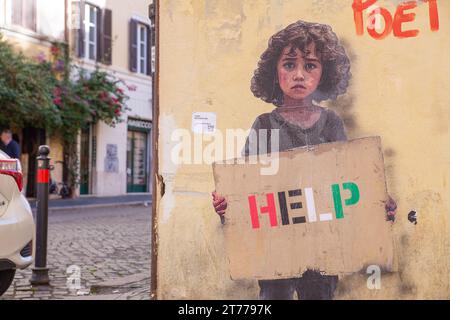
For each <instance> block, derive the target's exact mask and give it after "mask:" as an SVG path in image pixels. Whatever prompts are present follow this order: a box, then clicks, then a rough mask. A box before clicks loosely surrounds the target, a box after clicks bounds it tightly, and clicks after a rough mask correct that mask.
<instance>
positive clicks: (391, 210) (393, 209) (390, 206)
mask: <svg viewBox="0 0 450 320" xmlns="http://www.w3.org/2000/svg"><path fill="white" fill-rule="evenodd" d="M384 208H385V210H386V215H387V216H386V220H388V221H392V222H394V221H395V214H396V213H397V203H396V202H395V201H394V199H392V198H391V196H390V195H388V199H387V200H386V202H385V205H384Z"/></svg>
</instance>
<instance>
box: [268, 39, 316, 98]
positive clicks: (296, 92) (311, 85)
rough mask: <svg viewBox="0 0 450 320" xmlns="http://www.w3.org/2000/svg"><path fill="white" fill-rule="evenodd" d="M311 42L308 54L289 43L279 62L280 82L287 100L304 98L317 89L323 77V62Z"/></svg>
mask: <svg viewBox="0 0 450 320" xmlns="http://www.w3.org/2000/svg"><path fill="white" fill-rule="evenodd" d="M315 49H316V48H315V44H314V43H311V44H310V45H309V46H308V47H307V50H306V54H305V53H303V52H302V51H300V50H299V49H295V50H292V46H291V45H289V46H287V47H286V48H284V49H283V51H282V52H281V55H280V59H279V60H278V63H277V72H278V82H279V84H280V88H281V90H282V91H283V93H284V98H285V102H286V100H304V99H305V98H307V97H308V96H310V95H311V94H312V93H313V92H314V91H316V89H317V87H318V85H319V83H320V78H321V77H322V63H321V61H320V59H319V57H318V56H317V54H316V50H315Z"/></svg>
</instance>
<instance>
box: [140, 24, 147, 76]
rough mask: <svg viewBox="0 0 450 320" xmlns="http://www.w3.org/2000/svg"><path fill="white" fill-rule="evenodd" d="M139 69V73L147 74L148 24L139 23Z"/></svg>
mask: <svg viewBox="0 0 450 320" xmlns="http://www.w3.org/2000/svg"><path fill="white" fill-rule="evenodd" d="M138 47H139V53H138V70H139V73H143V74H147V56H148V55H147V50H148V46H147V26H145V25H143V24H138Z"/></svg>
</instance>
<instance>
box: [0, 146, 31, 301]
mask: <svg viewBox="0 0 450 320" xmlns="http://www.w3.org/2000/svg"><path fill="white" fill-rule="evenodd" d="M22 187H23V176H22V170H21V166H20V161H19V160H17V159H11V158H9V157H8V156H7V155H6V154H5V153H3V152H2V151H0V296H1V295H2V294H3V293H4V292H5V291H6V290H7V289H8V288H9V286H10V285H11V283H12V281H13V280H14V275H15V273H16V269H24V268H26V267H28V266H29V265H30V264H31V263H32V262H33V242H34V241H33V240H34V230H35V228H34V219H33V215H32V213H31V208H30V205H29V203H28V201H27V199H26V198H25V197H24V196H23V195H22V193H21V191H22Z"/></svg>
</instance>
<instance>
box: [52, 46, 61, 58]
mask: <svg viewBox="0 0 450 320" xmlns="http://www.w3.org/2000/svg"><path fill="white" fill-rule="evenodd" d="M50 52H51V53H52V54H53V55H54V56H57V55H58V54H59V48H58V47H57V46H52V47H51V49H50Z"/></svg>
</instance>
